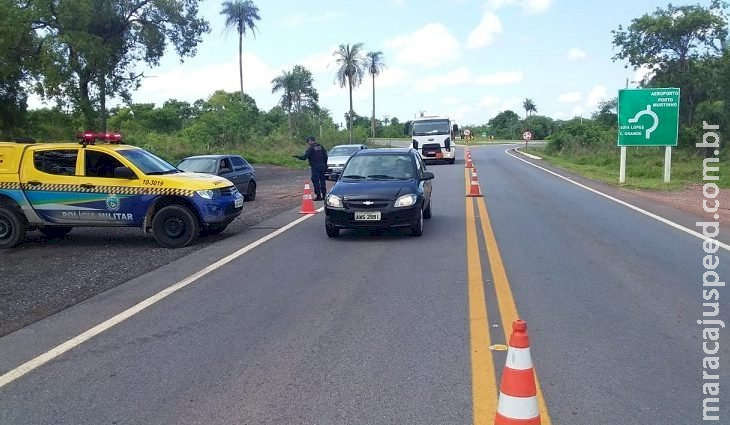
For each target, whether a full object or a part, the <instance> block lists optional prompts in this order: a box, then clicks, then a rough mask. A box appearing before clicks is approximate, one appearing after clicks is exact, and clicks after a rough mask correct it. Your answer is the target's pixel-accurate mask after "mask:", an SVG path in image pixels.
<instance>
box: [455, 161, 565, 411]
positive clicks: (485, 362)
mask: <svg viewBox="0 0 730 425" xmlns="http://www.w3.org/2000/svg"><path fill="white" fill-rule="evenodd" d="M464 182H465V186H466V189H467V192H468V189H469V185H470V183H471V181H470V173H469V169H465V170H464ZM482 193H483V191H482ZM475 207H476V208H478V211H479V223H477V218H476V216H475ZM478 224H481V226H478ZM477 227H480V228H481V234H482V235H483V237H484V242H485V245H486V248H487V258H488V261H489V268H490V270H491V275H492V282H494V289H495V293H496V296H497V305H498V307H499V314H500V317H501V321H502V323H501V326H502V329H503V330H504V342H501V341H500V343H504V344H507V342H508V341H509V337H510V334H511V332H512V322H513V321H515V320H516V319H518V318H519V315H518V313H517V306H516V305H515V300H514V297H513V296H512V290H511V288H510V285H509V280H508V279H507V272H506V271H505V268H504V264H503V263H502V257H501V255H500V253H499V247H498V246H497V239H496V238H495V236H494V232H493V231H492V224H491V222H490V221H489V213H488V211H487V206H486V202H485V201H484V198H468V197H467V198H466V253H467V282H468V285H469V291H468V294H469V334H470V342H471V369H472V400H473V409H472V410H473V418H474V424H475V425H486V424H492V423H493V421H494V417H495V414H496V412H497V398H498V395H499V392H498V387H497V379H496V374H495V367H494V358H493V357H492V351H491V350H490V349H489V347H490V345H492V342H491V336H490V333H489V315H488V312H487V302H486V296H485V292H484V276H483V273H482V261H481V255H480V253H479V240H478V233H477ZM498 367H503V366H498ZM535 380H536V383H537V399H538V407H539V409H540V417H541V419H542V424H543V425H551V421H550V417H549V416H548V411H547V406H546V405H545V398H544V397H543V394H542V389H541V387H540V382H539V380H537V377H535Z"/></svg>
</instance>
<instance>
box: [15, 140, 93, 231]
mask: <svg viewBox="0 0 730 425" xmlns="http://www.w3.org/2000/svg"><path fill="white" fill-rule="evenodd" d="M26 155H27V156H26V157H25V158H24V160H23V165H22V166H21V184H22V187H23V191H24V193H25V196H26V197H27V199H28V202H29V203H30V206H31V208H32V209H33V210H34V211H35V213H36V214H37V215H38V216H39V217H40V219H41V221H43V222H47V223H55V224H67V225H74V224H78V218H79V215H78V213H79V208H78V206H77V205H76V204H77V202H78V190H79V178H78V171H79V170H78V156H79V148H75V147H63V148H51V147H43V146H33V147H31V148H29V149H28V152H27V153H26Z"/></svg>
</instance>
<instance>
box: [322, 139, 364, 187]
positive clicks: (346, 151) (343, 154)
mask: <svg viewBox="0 0 730 425" xmlns="http://www.w3.org/2000/svg"><path fill="white" fill-rule="evenodd" d="M367 148H368V147H367V146H365V145H337V146H335V147H333V148H332V149H331V150H330V151H329V152H328V153H327V170H326V171H325V173H324V175H325V177H326V178H328V179H330V180H337V177H338V176H339V174H340V173H341V172H342V168H343V167H344V166H345V163H346V162H347V160H348V159H350V156H351V155H352V154H354V153H355V152H357V151H359V150H362V149H367Z"/></svg>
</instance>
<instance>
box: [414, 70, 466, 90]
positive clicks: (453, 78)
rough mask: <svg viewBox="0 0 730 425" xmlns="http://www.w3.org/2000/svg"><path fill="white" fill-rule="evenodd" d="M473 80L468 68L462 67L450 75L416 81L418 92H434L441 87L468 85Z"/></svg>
mask: <svg viewBox="0 0 730 425" xmlns="http://www.w3.org/2000/svg"><path fill="white" fill-rule="evenodd" d="M471 80H472V75H471V72H470V71H469V68H467V67H466V66H460V67H458V68H456V69H454V70H453V71H451V72H449V73H448V74H444V75H435V76H431V77H425V78H421V79H420V80H418V81H416V83H415V89H416V90H418V91H434V90H436V89H438V88H439V87H448V86H458V85H462V84H468V83H469V82H470V81H471Z"/></svg>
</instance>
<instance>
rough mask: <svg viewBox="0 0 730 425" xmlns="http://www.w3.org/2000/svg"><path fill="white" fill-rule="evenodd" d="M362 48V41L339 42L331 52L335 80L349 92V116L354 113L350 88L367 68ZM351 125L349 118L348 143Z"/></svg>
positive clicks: (360, 81) (356, 83) (359, 80)
mask: <svg viewBox="0 0 730 425" xmlns="http://www.w3.org/2000/svg"><path fill="white" fill-rule="evenodd" d="M364 48H365V46H364V45H363V44H362V43H355V44H353V45H350V43H347V44H340V46H339V47H338V48H337V50H335V51H334V53H332V55H333V56H334V57H335V62H336V63H337V72H336V74H335V81H337V82H338V83H339V84H340V87H345V86H347V87H348V91H349V93H350V112H349V117H352V116H353V115H354V114H355V112H354V111H353V109H352V89H353V88H355V87H357V86H359V85H360V84H361V83H362V80H363V78H364V77H365V71H366V68H367V61H366V60H365V58H364V57H363V50H364ZM352 125H353V124H352V120H350V121H349V129H350V143H354V140H353V137H354V134H353V128H352Z"/></svg>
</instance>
